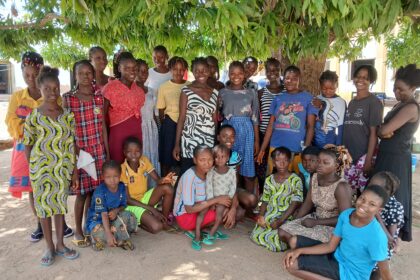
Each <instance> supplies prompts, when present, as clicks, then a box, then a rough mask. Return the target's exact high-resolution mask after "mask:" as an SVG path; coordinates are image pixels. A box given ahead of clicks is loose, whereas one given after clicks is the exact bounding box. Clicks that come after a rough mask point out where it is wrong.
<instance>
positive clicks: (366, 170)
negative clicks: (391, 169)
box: [363, 159, 372, 177]
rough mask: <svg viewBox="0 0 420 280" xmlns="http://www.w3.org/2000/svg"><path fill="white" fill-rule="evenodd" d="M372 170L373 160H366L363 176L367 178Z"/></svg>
mask: <svg viewBox="0 0 420 280" xmlns="http://www.w3.org/2000/svg"><path fill="white" fill-rule="evenodd" d="M371 170H372V160H367V159H366V160H365V164H364V165H363V174H364V175H365V177H366V176H367V175H369V173H370V171H371Z"/></svg>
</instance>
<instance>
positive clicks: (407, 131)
mask: <svg viewBox="0 0 420 280" xmlns="http://www.w3.org/2000/svg"><path fill="white" fill-rule="evenodd" d="M398 104H400V103H398ZM398 104H397V105H398ZM408 104H416V106H417V111H418V112H419V110H420V107H419V104H417V103H416V102H415V101H411V102H408V103H407V104H405V105H403V106H401V107H400V108H397V109H396V110H394V108H395V107H396V106H397V105H395V106H394V108H392V110H391V111H389V113H388V114H387V115H386V117H385V119H384V124H387V123H388V122H390V121H391V119H392V118H393V117H394V116H396V115H397V114H398V112H399V111H400V110H401V109H402V108H404V107H405V106H407V105H408ZM419 113H420V112H419ZM419 122H420V114H419V116H418V117H417V121H416V122H413V123H410V122H406V123H405V124H404V125H403V126H401V127H400V128H398V129H397V130H395V131H394V135H393V136H392V137H391V138H387V139H382V140H381V142H380V143H379V153H380V152H387V153H393V154H401V153H404V154H410V153H411V151H410V150H411V149H410V147H411V139H412V138H413V135H414V133H415V132H416V130H417V128H418V127H419Z"/></svg>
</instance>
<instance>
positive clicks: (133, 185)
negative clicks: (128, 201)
mask: <svg viewBox="0 0 420 280" xmlns="http://www.w3.org/2000/svg"><path fill="white" fill-rule="evenodd" d="M153 170H155V168H154V167H153V165H152V163H151V162H150V160H149V159H148V158H147V157H146V156H144V155H142V156H141V157H140V159H139V168H138V169H137V171H134V170H133V169H131V167H130V166H129V165H128V163H127V160H125V161H124V163H123V164H121V182H123V183H124V184H125V185H126V186H127V190H128V194H129V195H130V197H131V198H133V199H135V200H137V201H140V200H141V199H142V198H143V195H144V193H145V192H147V177H148V175H149V174H150V173H151V172H152V171H153Z"/></svg>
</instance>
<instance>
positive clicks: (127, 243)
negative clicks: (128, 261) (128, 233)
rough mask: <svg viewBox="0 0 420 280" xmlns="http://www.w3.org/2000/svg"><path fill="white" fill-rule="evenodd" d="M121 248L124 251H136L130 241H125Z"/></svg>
mask: <svg viewBox="0 0 420 280" xmlns="http://www.w3.org/2000/svg"><path fill="white" fill-rule="evenodd" d="M120 247H121V248H122V249H124V250H130V251H133V250H134V249H135V247H134V244H133V243H132V242H131V241H130V240H124V241H123V242H122V244H121V245H120Z"/></svg>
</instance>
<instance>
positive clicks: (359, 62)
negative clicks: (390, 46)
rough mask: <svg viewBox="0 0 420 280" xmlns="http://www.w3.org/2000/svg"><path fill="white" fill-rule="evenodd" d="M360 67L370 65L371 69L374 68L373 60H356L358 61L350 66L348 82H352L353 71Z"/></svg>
mask: <svg viewBox="0 0 420 280" xmlns="http://www.w3.org/2000/svg"><path fill="white" fill-rule="evenodd" d="M361 65H372V66H373V67H375V59H358V60H355V61H353V62H352V63H351V64H350V69H349V75H348V80H349V81H351V80H352V78H353V73H354V71H356V69H357V67H359V66H361Z"/></svg>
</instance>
